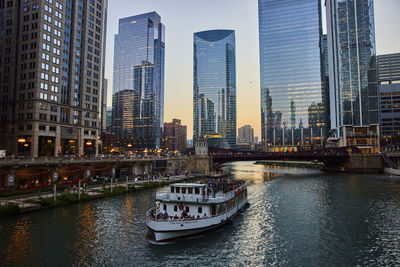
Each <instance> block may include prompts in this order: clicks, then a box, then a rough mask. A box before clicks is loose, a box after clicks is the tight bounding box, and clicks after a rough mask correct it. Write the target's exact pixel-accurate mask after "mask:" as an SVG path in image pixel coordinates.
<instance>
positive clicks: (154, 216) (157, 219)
mask: <svg viewBox="0 0 400 267" xmlns="http://www.w3.org/2000/svg"><path fill="white" fill-rule="evenodd" d="M236 206H237V205H236ZM236 206H234V207H232V208H230V209H229V210H226V211H224V212H222V213H218V214H216V215H211V216H206V217H200V218H190V217H186V218H184V217H178V219H176V218H175V216H168V219H163V218H162V217H161V218H157V216H156V215H153V216H151V214H150V212H153V214H155V213H156V209H155V208H152V209H150V210H148V211H147V212H146V217H147V218H148V219H150V220H152V221H155V222H172V221H175V222H176V221H195V220H205V219H212V218H215V217H218V216H221V215H224V214H226V213H228V212H230V211H231V210H232V209H234V208H235V207H236Z"/></svg>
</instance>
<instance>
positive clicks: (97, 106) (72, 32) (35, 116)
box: [0, 0, 107, 157]
mask: <svg viewBox="0 0 400 267" xmlns="http://www.w3.org/2000/svg"><path fill="white" fill-rule="evenodd" d="M106 11H107V1H106V0H90V1H83V0H76V1H71V0H64V1H61V0H33V1H0V39H1V40H0V70H1V71H0V76H1V77H0V102H1V105H0V106H1V110H0V134H1V136H2V138H1V140H0V149H5V150H6V151H7V154H14V155H20V156H29V157H38V156H57V155H60V154H79V155H84V154H95V153H96V152H97V149H98V146H97V140H98V136H99V134H100V128H101V118H100V111H101V103H102V100H101V97H102V88H103V86H102V83H103V62H104V53H103V51H104V38H105V35H104V31H105V27H106V17H105V14H106Z"/></svg>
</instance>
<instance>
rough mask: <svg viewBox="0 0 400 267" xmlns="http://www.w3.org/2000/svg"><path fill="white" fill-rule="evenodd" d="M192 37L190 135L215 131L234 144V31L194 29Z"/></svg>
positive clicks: (211, 134) (209, 133) (206, 134)
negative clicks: (191, 131)
mask: <svg viewBox="0 0 400 267" xmlns="http://www.w3.org/2000/svg"><path fill="white" fill-rule="evenodd" d="M193 41H194V42H193V48H194V53H193V79H194V80H193V122H194V129H193V139H194V140H196V139H198V138H205V137H207V136H215V135H218V136H221V137H223V138H226V140H227V141H228V143H229V145H231V146H235V144H236V56H235V32H234V31H233V30H210V31H203V32H197V33H195V34H194V40H193Z"/></svg>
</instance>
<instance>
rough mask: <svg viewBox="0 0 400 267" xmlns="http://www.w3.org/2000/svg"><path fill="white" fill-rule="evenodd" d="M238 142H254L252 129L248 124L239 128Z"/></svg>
mask: <svg viewBox="0 0 400 267" xmlns="http://www.w3.org/2000/svg"><path fill="white" fill-rule="evenodd" d="M238 143H242V144H243V143H245V144H250V145H251V144H254V129H253V128H252V127H251V126H250V125H244V126H242V127H240V128H239V130H238Z"/></svg>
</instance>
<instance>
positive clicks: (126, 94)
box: [111, 90, 135, 145]
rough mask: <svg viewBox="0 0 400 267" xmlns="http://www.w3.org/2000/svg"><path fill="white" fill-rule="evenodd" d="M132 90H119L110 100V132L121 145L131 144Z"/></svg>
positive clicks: (133, 96) (133, 95)
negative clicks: (116, 137)
mask: <svg viewBox="0 0 400 267" xmlns="http://www.w3.org/2000/svg"><path fill="white" fill-rule="evenodd" d="M134 98H135V93H134V92H133V90H121V91H118V92H117V93H115V94H114V95H113V99H112V101H113V102H112V115H111V116H112V120H111V123H112V132H113V133H115V134H116V135H117V136H118V138H119V140H120V141H121V144H125V145H127V144H128V143H129V144H132V142H133V139H134V138H133V112H132V110H133V101H134Z"/></svg>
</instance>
